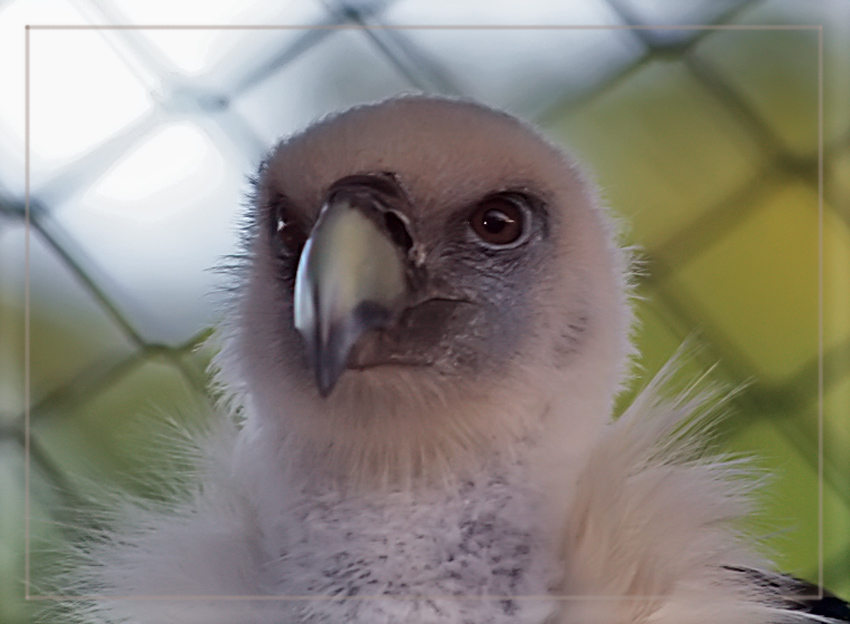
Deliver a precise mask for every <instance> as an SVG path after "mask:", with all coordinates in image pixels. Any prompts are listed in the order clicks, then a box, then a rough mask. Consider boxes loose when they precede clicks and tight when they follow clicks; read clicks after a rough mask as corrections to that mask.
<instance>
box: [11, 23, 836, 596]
mask: <svg viewBox="0 0 850 624" xmlns="http://www.w3.org/2000/svg"><path fill="white" fill-rule="evenodd" d="M823 28H824V27H823V25H822V24H818V25H811V24H810V25H796V26H787V25H771V24H762V25H745V24H707V25H696V24H688V25H672V26H671V25H650V24H636V25H628V24H613V25H556V24H548V25H539V24H538V25H535V24H510V25H461V24H457V25H389V24H374V25H371V24H369V25H366V24H327V25H307V26H304V25H300V26H299V25H275V24H258V25H248V24H243V25H238V24H230V25H214V24H195V25H177V24H174V25H164V24H162V25H152V24H147V25H128V24H125V25H107V24H87V25H82V24H79V25H78V24H67V25H62V24H27V25H26V26H25V37H24V39H25V53H24V106H25V112H24V153H25V155H24V599H25V600H26V601H57V602H58V601H62V602H66V601H67V602H78V601H117V600H122V601H128V600H133V601H170V602H190V601H200V600H210V601H228V602H230V601H249V602H257V601H263V602H268V601H280V602H293V601H333V602H341V601H349V600H360V601H369V600H428V599H433V600H469V601H472V600H508V599H510V600H551V601H558V602H565V601H573V600H580V601H608V600H611V601H634V600H658V599H660V598H664V596H652V595H650V596H609V595H598V596H568V595H556V594H552V595H548V594H547V595H542V596H533V595H516V596H499V595H484V596H438V595H415V594H411V595H404V596H383V595H374V596H368V595H367V596H322V595H306V596H288V595H275V596H269V595H257V596H250V595H248V596H242V595H197V596H194V595H174V596H167V595H166V596H161V595H159V596H158V595H150V596H118V595H114V596H113V595H98V594H80V595H51V594H38V595H33V594H31V593H30V587H31V577H30V574H31V553H30V520H31V518H30V476H31V475H30V459H31V458H30V433H31V431H30V407H31V399H30V389H31V386H30V32H31V31H32V30H479V31H480V30H742V31H746V30H754V31H759V30H788V31H794V30H816V31H817V33H818V43H817V47H818V98H817V99H818V104H817V108H818V124H817V134H818V148H817V158H818V163H817V180H818V182H817V186H818V227H817V231H818V260H817V267H818V285H817V289H818V295H817V296H818V329H817V342H818V372H817V385H818V401H817V413H818V433H817V441H818V502H817V507H818V519H817V527H818V546H817V550H818V553H817V554H818V582H817V587H818V592H817V594H816V595H800V596H794V598H801V599H817V600H821V599H823V597H824V588H823V576H824V559H823V555H824V553H823V547H824V539H823V521H824V517H823V515H824V506H823V503H824V487H823V471H824V459H823V446H824V431H823V416H824V361H823V355H824V309H823V303H824V278H823V270H824V253H823V238H824V235H823V227H824V214H823V188H824V159H823V155H824V137H823V132H824V123H823V120H824V88H823V86H824V85H823V82H824V81H823V57H824V47H823Z"/></svg>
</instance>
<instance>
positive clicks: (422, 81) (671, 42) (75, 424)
mask: <svg viewBox="0 0 850 624" xmlns="http://www.w3.org/2000/svg"><path fill="white" fill-rule="evenodd" d="M521 4H522V6H521V7H519V6H515V5H514V4H511V3H507V2H505V3H499V2H494V3H490V4H488V5H486V6H485V5H483V4H482V5H478V6H475V7H470V6H459V5H458V4H457V3H450V2H447V1H446V2H428V3H426V2H414V1H404V0H398V1H397V2H389V1H384V2H354V1H351V2H318V1H317V2H315V3H312V2H298V3H296V2H290V3H285V2H271V1H268V2H256V3H249V4H245V3H235V2H226V1H221V2H210V3H209V4H208V5H207V6H206V8H199V5H198V4H196V3H181V2H168V3H156V2H151V3H144V5H143V4H142V3H138V2H135V3H134V2H129V1H126V2H125V1H123V0H115V1H114V2H108V3H107V2H95V1H93V0H92V1H88V0H76V1H71V0H50V1H49V2H37V1H29V0H16V1H10V0H6V1H5V2H0V58H2V59H3V60H2V61H1V62H0V63H2V64H1V65H0V83H2V84H3V85H11V86H10V88H9V89H7V90H5V91H4V93H3V95H2V96H0V623H2V624H17V623H20V622H28V621H30V618H31V613H32V609H31V603H27V602H25V601H24V600H23V598H22V596H23V587H22V582H21V578H22V576H23V564H24V461H23V460H24V457H23V448H24V411H25V396H28V397H29V405H30V421H31V425H32V432H31V436H30V444H31V458H30V467H31V482H30V504H31V512H32V513H31V521H30V531H31V540H32V541H31V543H32V544H33V545H36V544H37V545H38V547H37V548H35V549H34V551H33V566H34V567H33V578H32V580H33V582H34V584H36V586H37V584H38V570H39V568H40V566H41V564H42V563H44V562H45V561H46V562H49V560H50V558H51V556H52V555H51V554H50V552H49V547H50V545H51V544H55V543H58V541H57V540H61V539H62V538H63V529H62V526H61V523H62V522H64V521H65V520H66V519H67V517H68V512H69V511H73V510H74V509H75V508H78V507H79V506H80V501H81V500H82V499H84V498H85V497H86V496H89V495H92V494H96V493H97V490H99V489H100V488H102V487H116V486H117V487H120V488H127V489H128V490H132V491H134V492H138V493H142V494H145V495H149V496H157V495H158V494H159V493H158V490H157V487H156V483H155V482H152V481H149V480H148V478H147V476H146V475H147V474H148V472H149V471H150V470H151V469H152V466H153V467H155V466H157V465H160V464H161V465H163V466H165V465H167V459H166V458H164V457H162V456H158V455H157V453H156V448H157V432H158V431H161V430H162V429H161V421H162V417H163V414H169V415H176V417H177V418H178V419H179V418H181V415H185V414H191V413H192V412H194V411H197V410H199V409H200V408H199V405H200V404H202V403H203V400H204V399H203V396H204V391H205V387H206V375H205V366H206V364H207V362H208V360H209V357H210V355H211V353H210V352H209V350H208V349H205V348H203V347H201V346H200V345H202V343H203V339H204V338H205V336H206V335H207V331H208V330H206V329H205V328H206V327H207V325H208V324H209V323H210V322H211V321H214V319H215V315H216V312H215V310H216V305H217V297H216V296H215V295H212V296H206V295H205V294H204V293H206V292H208V291H214V290H215V288H216V286H219V285H221V283H222V282H221V279H220V278H219V277H217V275H216V274H215V273H213V272H210V271H207V270H206V267H210V266H212V265H214V264H215V262H216V259H217V258H218V257H220V256H222V255H225V254H227V253H231V252H232V251H233V249H234V248H235V241H236V238H237V235H236V232H237V230H238V224H239V213H240V211H241V210H242V208H241V201H242V200H241V199H240V198H241V197H242V196H243V195H244V193H245V191H246V190H247V184H246V182H245V179H246V176H247V175H249V174H250V173H251V172H252V170H253V169H254V167H255V166H256V163H257V162H259V160H260V159H261V158H262V155H263V153H264V150H265V149H266V148H267V147H268V146H270V145H272V144H273V142H274V141H275V140H276V139H277V138H278V137H280V136H283V135H285V134H287V133H288V132H291V131H293V130H295V129H297V128H299V127H301V126H303V125H304V124H305V123H307V122H309V121H310V120H311V119H314V118H316V117H318V116H320V115H322V114H324V113H326V112H329V111H331V110H335V109H338V108H341V107H345V106H349V105H352V104H355V103H358V102H364V101H372V100H375V99H379V98H382V97H386V96H388V95H392V94H394V93H399V92H402V91H412V90H421V91H427V92H434V93H446V94H455V95H468V96H472V97H475V98H477V99H479V100H482V101H484V102H487V103H489V104H492V105H494V106H499V107H502V108H506V109H508V110H510V111H512V112H514V113H516V114H518V115H521V116H523V117H525V118H528V119H531V120H533V121H535V122H536V123H538V124H539V125H540V126H541V127H542V128H543V129H544V130H545V131H546V133H547V134H548V135H549V136H550V137H552V138H553V139H554V140H555V141H557V142H559V143H561V144H563V145H564V146H566V147H567V148H568V149H570V150H571V151H573V152H574V153H575V154H577V155H578V156H579V158H580V159H581V160H583V161H584V162H586V163H587V164H588V165H589V166H590V168H592V169H593V170H594V171H595V173H596V176H597V179H598V181H599V183H600V185H601V187H602V189H603V194H604V196H605V200H606V202H607V203H608V204H609V205H610V206H612V208H613V209H614V211H615V212H616V213H617V214H619V215H621V216H622V218H623V224H624V227H625V231H626V240H627V241H629V242H630V243H633V244H635V245H637V246H638V247H639V249H640V257H641V260H642V262H641V274H640V275H639V277H638V279H637V284H638V294H639V296H640V299H639V301H638V303H637V310H638V317H639V319H640V326H639V328H638V330H637V334H636V339H637V342H638V345H639V347H640V352H641V354H642V355H641V358H640V361H639V363H638V364H639V367H640V368H639V371H638V375H637V378H636V381H635V384H634V387H635V388H638V387H640V386H641V384H642V383H644V382H645V380H646V377H647V376H648V375H650V374H651V373H652V372H653V371H655V370H657V369H658V368H659V367H660V366H661V365H662V364H663V363H664V362H665V361H666V360H667V358H669V356H670V355H671V354H672V353H673V352H674V351H675V350H676V348H677V347H678V346H679V345H680V344H681V343H682V341H683V340H685V339H687V338H689V337H692V338H693V339H694V343H695V344H696V345H698V346H699V347H700V348H699V349H698V350H697V351H696V352H695V354H694V355H693V357H692V359H691V361H690V362H689V363H688V365H687V366H686V367H685V370H684V371H683V374H685V375H694V376H696V375H699V374H700V372H701V371H703V370H705V369H707V368H708V367H710V366H712V365H714V364H717V367H716V369H715V372H714V376H715V377H716V379H718V380H719V381H721V382H723V383H726V384H729V385H730V386H731V387H737V386H739V385H741V384H747V385H746V389H745V390H744V391H742V392H741V393H740V394H738V395H737V397H736V399H735V401H734V404H733V413H732V415H731V416H730V417H729V418H728V419H727V420H725V421H724V422H723V424H722V427H721V436H720V439H719V445H720V446H721V447H722V448H724V449H728V450H731V451H733V452H743V453H746V454H753V455H756V456H758V457H759V458H760V459H759V460H758V462H757V465H758V466H759V467H760V468H761V469H763V470H764V471H765V472H769V473H770V474H771V475H772V481H771V483H770V486H769V489H768V490H766V491H765V492H764V493H763V495H762V502H763V508H764V512H763V513H762V514H761V515H760V516H759V517H758V518H755V519H754V521H753V528H754V530H755V531H757V532H759V533H760V534H763V535H765V536H766V545H767V547H768V548H769V549H770V550H771V551H772V552H773V553H774V557H775V560H776V562H777V564H778V565H779V567H780V568H781V569H783V570H785V571H787V572H791V573H794V574H797V575H799V576H802V577H805V578H807V579H810V580H813V581H817V580H818V574H819V571H818V568H819V563H818V551H819V539H822V543H823V561H822V563H823V575H824V577H823V578H824V583H825V585H826V586H827V587H829V588H831V589H833V590H834V591H836V592H838V593H839V594H843V595H844V596H845V597H850V230H848V227H850V200H848V197H850V45H848V42H850V3H848V2H846V1H844V0H819V1H817V2H809V1H806V0H785V1H780V0H764V1H753V0H746V1H743V0H690V1H687V2H680V1H678V0H580V1H576V2H573V3H558V4H555V3H549V2H528V3H521ZM190 5H191V6H190ZM237 5H238V6H237ZM45 7H47V9H45ZM27 23H30V24H38V23H42V24H45V23H50V24H79V25H87V24H129V25H134V24H135V25H138V24H148V25H150V24H183V25H189V24H201V23H202V24H220V25H226V24H230V25H232V24H281V25H284V24H289V25H299V26H305V27H307V28H304V29H285V30H256V29H255V30H221V29H209V30H150V29H148V30H144V29H142V30H133V29H129V30H120V31H115V30H112V31H110V30H107V31H96V30H90V29H88V30H87V29H83V30H44V29H36V30H31V31H30V42H29V46H30V80H31V93H30V98H31V99H30V115H31V117H30V122H31V126H30V128H31V133H30V146H31V163H30V165H31V171H30V173H31V184H32V186H31V189H32V195H31V198H32V203H31V209H32V215H31V216H32V220H31V221H32V224H31V225H32V226H31V229H30V231H29V236H28V239H27V233H26V231H25V227H24V219H23V215H24V212H23V207H24V165H23V162H24V161H23V154H24V149H23V148H24V132H23V127H24V124H23V121H24V118H23V110H24V106H23V103H24V95H23V87H22V85H23V84H24V28H23V25H24V24H27ZM589 24H590V25H598V26H602V27H603V28H599V29H568V28H551V26H555V25H564V26H569V25H589ZM682 24H692V25H703V26H706V28H700V29H676V28H673V26H675V25H682ZM410 25H420V26H421V25H430V26H435V27H440V26H451V25H470V26H474V25H478V26H497V27H498V28H485V29H449V28H433V29H406V28H385V27H399V26H410ZM517 25H545V26H548V27H550V28H515V27H516V26H517ZM646 25H659V26H668V27H669V28H660V27H659V28H643V27H644V26H646ZM732 25H734V26H741V27H742V28H739V29H730V28H726V27H728V26H732ZM765 25H771V26H778V27H780V28H776V29H763V28H756V27H758V26H765ZM317 26H318V27H319V28H316V27H317ZM338 26H343V27H344V28H342V29H337V28H335V27H338ZM364 26H366V27H370V28H366V29H363V28H362V27H364ZM812 26H823V29H822V30H819V29H817V28H811V27H812ZM310 27H312V28H310ZM329 27H330V28H329ZM376 27H377V28H376ZM634 27H638V28H634ZM801 27H809V28H801ZM821 37H822V39H821ZM821 40H822V43H823V57H822V61H823V87H824V102H823V113H824V114H823V117H822V119H823V154H822V165H823V169H822V172H823V196H822V197H823V204H822V211H821V205H820V204H819V199H818V197H819V175H820V169H819V165H820V161H819V141H818V136H819V126H818V123H819V107H818V78H819V44H820V41H821ZM821 224H822V228H821V227H820V226H821ZM27 240H28V244H29V267H30V280H29V286H30V297H31V301H30V314H29V317H28V320H27V318H26V317H25V314H24V284H25V280H24V267H25V258H26V257H27V255H26V243H27ZM821 261H822V265H823V270H822V272H821V271H819V263H820V262H821ZM821 288H822V306H819V289H821ZM27 323H28V325H27ZM821 323H822V331H823V354H822V355H823V357H822V358H820V357H819V326H821V325H820V324H821ZM27 327H28V329H29V339H30V343H29V349H30V351H29V352H30V359H29V368H28V371H29V376H30V377H29V382H30V386H29V393H28V395H26V394H25V386H24V375H25V373H24V371H25V360H24V345H25V330H26V328H27ZM821 380H822V381H821ZM821 385H822V390H823V392H822V393H821V392H820V389H821ZM632 394H633V390H632V391H630V392H628V393H627V394H626V396H624V397H623V398H622V400H621V407H622V405H625V404H626V403H627V402H628V400H629V397H630V396H631V395H632ZM821 409H822V413H823V454H822V455H819V411H820V410H821ZM819 458H820V459H822V468H823V530H822V532H821V533H820V534H819V510H818V492H819V483H818V469H819ZM34 593H37V587H35V588H34Z"/></svg>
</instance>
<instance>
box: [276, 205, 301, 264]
mask: <svg viewBox="0 0 850 624" xmlns="http://www.w3.org/2000/svg"><path fill="white" fill-rule="evenodd" d="M288 212H290V211H289V210H287V209H286V206H284V205H282V204H281V205H278V206H277V207H276V209H275V211H274V213H273V223H272V227H273V235H274V237H275V239H276V240H277V242H278V243H279V245H280V246H281V247H282V248H283V249H282V250H285V251H286V252H287V253H294V254H299V253H300V252H301V248H302V247H303V246H304V243H305V242H306V238H307V237H306V236H305V234H304V231H303V229H302V228H301V226H300V224H299V223H298V222H297V221H295V220H294V219H293V218H292V217H290V216H289V215H288V214H287V213H288Z"/></svg>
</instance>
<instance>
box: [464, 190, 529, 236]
mask: <svg viewBox="0 0 850 624" xmlns="http://www.w3.org/2000/svg"><path fill="white" fill-rule="evenodd" d="M469 225H470V227H472V231H473V232H475V234H476V235H477V236H478V237H479V238H480V239H481V240H482V241H484V242H485V243H487V244H489V245H495V246H499V247H501V246H504V245H510V244H512V243H515V242H516V241H517V240H519V238H520V236H522V233H523V231H524V229H525V212H524V211H523V210H522V208H520V206H518V205H517V203H516V202H515V201H513V200H512V199H510V198H508V197H491V198H488V199H485V200H484V201H482V202H481V203H480V204H478V206H477V207H476V208H475V211H474V212H473V213H472V216H470V217H469Z"/></svg>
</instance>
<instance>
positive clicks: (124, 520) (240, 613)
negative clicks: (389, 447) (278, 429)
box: [63, 371, 805, 624]
mask: <svg viewBox="0 0 850 624" xmlns="http://www.w3.org/2000/svg"><path fill="white" fill-rule="evenodd" d="M668 372H669V371H665V372H662V375H661V376H659V378H658V379H657V380H656V381H655V382H653V383H652V384H650V385H649V386H648V387H647V389H646V390H645V391H643V392H642V393H641V394H640V395H639V396H638V398H637V399H636V400H635V402H634V403H633V405H632V406H631V407H630V408H629V409H628V410H627V412H626V413H625V414H624V415H623V416H622V417H621V418H620V419H619V420H617V421H616V422H614V423H611V424H609V425H608V426H607V427H606V430H605V432H604V433H603V435H602V436H601V437H600V439H599V441H598V442H597V443H596V445H595V447H594V448H593V450H592V451H591V452H590V453H589V454H588V459H587V461H586V464H585V465H584V466H583V468H581V469H580V470H579V475H580V476H579V477H578V481H577V484H576V486H575V492H574V494H572V495H571V496H570V497H569V499H568V500H567V501H566V502H565V504H564V508H565V509H566V510H567V511H566V516H565V520H564V521H565V523H566V525H565V529H564V530H563V531H561V532H560V533H561V534H560V535H559V538H562V542H561V543H560V544H558V543H552V539H551V536H547V532H549V531H550V528H549V527H547V526H546V525H547V524H548V522H547V521H546V520H544V518H545V514H542V513H539V508H540V506H541V505H542V504H543V502H544V500H543V499H544V497H557V496H558V493H557V492H553V491H547V492H541V491H540V490H539V489H538V488H535V487H534V485H533V483H532V482H531V481H530V480H529V475H530V472H529V471H528V470H527V465H526V464H525V463H524V462H523V461H520V460H518V459H516V458H514V459H512V460H505V461H504V462H502V463H501V464H499V465H495V466H493V470H492V471H490V472H489V473H488V474H486V475H483V476H482V477H481V478H479V479H470V480H465V481H464V482H463V483H457V484H455V485H456V487H454V488H453V489H452V488H449V489H448V490H447V491H448V493H446V492H442V493H440V494H435V493H434V492H431V493H428V492H421V493H419V494H414V493H411V492H407V493H403V492H396V493H385V494H384V495H382V496H381V497H380V498H378V499H375V498H374V497H373V498H366V497H361V496H359V495H358V494H357V493H355V492H345V491H335V490H333V489H328V490H322V489H316V488H314V487H312V486H304V487H300V486H299V485H297V480H295V482H287V481H286V480H279V481H278V482H276V484H275V485H274V487H272V488H270V486H269V483H268V479H263V476H264V475H266V476H267V474H268V471H270V470H274V469H276V468H275V466H277V465H278V464H277V462H276V460H275V458H273V457H266V456H263V455H262V452H258V450H257V449H256V448H255V447H254V445H253V442H255V440H251V439H250V436H249V435H248V434H246V432H245V431H242V432H238V433H237V432H236V431H235V430H234V429H233V427H232V426H231V425H230V424H228V423H227V422H225V421H222V422H221V423H219V425H218V431H217V432H216V434H215V435H214V436H211V437H210V440H211V442H210V443H209V445H208V446H207V447H205V448H204V449H202V450H200V451H199V452H198V456H199V457H207V458H209V459H207V460H205V461H204V465H203V466H201V467H200V470H201V472H202V473H203V474H202V476H201V479H200V486H199V487H198V489H197V490H196V491H195V492H193V493H192V494H191V495H190V496H188V497H187V498H186V500H183V501H182V502H179V503H174V504H169V505H166V506H163V508H162V509H159V510H157V509H152V508H151V505H150V504H140V505H126V506H125V507H124V509H122V510H121V512H120V514H117V515H118V516H120V519H119V520H118V521H117V525H116V526H115V528H114V532H111V533H107V534H106V535H107V538H106V539H105V540H102V541H99V542H96V543H93V544H89V545H88V546H87V547H86V548H85V549H84V551H85V552H84V553H83V552H82V551H81V553H80V556H81V559H79V560H78V562H77V563H78V565H77V566H76V570H75V572H74V574H73V575H72V577H73V585H72V586H69V587H66V588H63V590H64V591H67V592H73V593H80V594H85V595H96V596H98V598H97V599H96V600H89V601H80V603H79V604H78V605H77V608H76V610H75V613H76V615H75V616H74V617H78V618H79V619H80V621H86V622H127V623H128V624H161V623H165V622H169V623H186V624H189V623H192V624H200V623H205V624H219V623H220V624H225V623H228V624H233V623H235V622H239V623H245V624H249V623H251V624H253V623H256V624H272V623H275V624H283V623H289V622H292V623H295V622H317V623H318V622H369V623H370V624H381V623H384V622H386V623H389V622H423V623H424V622H429V623H430V622H433V623H435V624H436V623H438V622H451V623H458V624H460V623H465V622H475V623H484V622H491V623H494V624H496V623H501V622H505V623H507V622H527V623H529V624H530V623H532V622H534V623H543V622H558V623H563V624H637V623H643V622H646V623H647V624H668V623H669V624H715V623H717V622H724V624H762V623H765V624H766V623H777V624H778V623H783V622H794V621H802V620H804V619H805V616H803V615H800V614H799V613H797V612H793V611H790V610H787V609H786V608H785V607H784V606H783V605H782V604H781V603H780V601H779V600H778V598H777V595H776V592H775V590H769V589H765V588H763V587H761V586H760V585H759V583H758V582H757V581H755V580H753V578H751V577H748V576H747V575H745V574H742V572H741V570H742V569H766V562H765V561H764V560H762V559H761V558H760V557H759V556H758V555H757V554H756V553H755V552H754V551H753V549H752V548H751V546H750V543H751V542H750V540H748V539H745V538H744V536H743V535H741V534H740V533H739V532H738V526H737V525H738V523H739V522H740V521H741V520H742V519H743V518H744V517H745V516H746V515H747V514H748V513H750V511H751V509H750V503H749V498H748V492H749V491H750V490H751V489H752V486H753V481H752V479H751V478H750V477H749V476H748V475H747V471H746V470H745V469H744V468H743V467H742V465H741V463H740V462H736V461H724V460H719V459H717V458H713V457H710V456H706V455H705V454H704V453H703V448H704V444H703V443H704V438H705V436H706V427H705V424H706V420H707V419H706V415H705V412H706V411H707V409H708V407H709V406H711V405H713V404H715V403H716V402H717V401H716V399H715V398H713V397H712V396H711V395H710V394H699V393H696V392H686V393H685V394H684V395H682V396H681V397H680V398H679V399H678V400H673V401H669V400H665V399H662V398H661V396H660V388H661V387H662V386H664V384H665V382H666V375H667V373H668ZM246 458H250V461H246V460H245V459H246ZM302 485H303V484H302ZM554 534H555V535H558V533H557V532H555V533H554ZM476 595H478V596H481V598H469V597H470V596H476ZM297 596H301V597H302V599H298V598H296V597H297ZM305 596H306V597H307V598H306V599H304V597H305ZM416 596H422V597H421V598H419V599H416V598H415V597H416ZM452 596H465V598H453V597H452ZM487 596H500V597H499V598H488V597H487ZM511 596H512V597H511ZM546 596H552V597H550V598H547V597H546ZM112 597H114V598H112ZM169 597H173V598H169Z"/></svg>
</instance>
